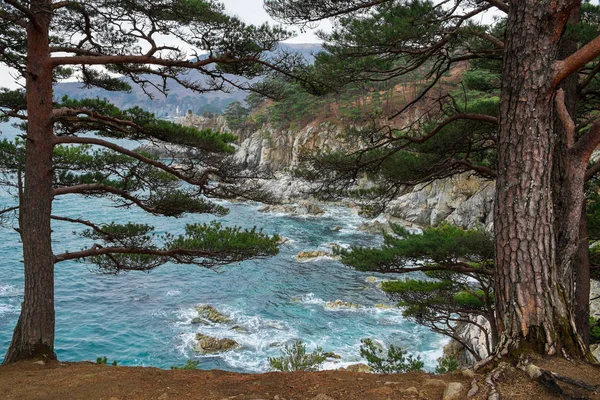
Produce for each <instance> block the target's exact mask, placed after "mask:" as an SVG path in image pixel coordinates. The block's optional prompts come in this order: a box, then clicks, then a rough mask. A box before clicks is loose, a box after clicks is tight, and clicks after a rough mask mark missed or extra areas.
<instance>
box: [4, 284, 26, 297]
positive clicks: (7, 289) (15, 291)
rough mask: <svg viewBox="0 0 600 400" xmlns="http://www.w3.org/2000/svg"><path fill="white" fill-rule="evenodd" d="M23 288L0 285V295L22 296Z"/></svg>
mask: <svg viewBox="0 0 600 400" xmlns="http://www.w3.org/2000/svg"><path fill="white" fill-rule="evenodd" d="M22 295H23V290H22V289H20V288H17V287H16V286H12V285H0V297H16V296H22Z"/></svg>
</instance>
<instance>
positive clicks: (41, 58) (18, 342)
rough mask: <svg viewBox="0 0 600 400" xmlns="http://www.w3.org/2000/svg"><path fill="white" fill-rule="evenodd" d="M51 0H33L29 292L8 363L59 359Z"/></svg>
mask: <svg viewBox="0 0 600 400" xmlns="http://www.w3.org/2000/svg"><path fill="white" fill-rule="evenodd" d="M50 6H51V2H50V1H48V0H44V1H40V0H37V1H32V2H31V11H32V12H33V13H34V15H35V16H36V20H35V21H31V22H30V23H29V25H28V27H27V81H26V84H27V114H28V118H29V119H28V126H27V140H26V160H25V187H24V193H23V199H22V202H21V213H20V214H21V216H22V218H21V221H20V228H21V238H22V240H23V260H24V269H25V298H24V301H23V304H22V305H21V315H20V316H19V320H18V322H17V326H16V328H15V331H14V335H13V339H12V342H11V344H10V347H9V348H8V352H7V354H6V357H5V358H4V363H5V364H6V363H10V362H15V361H19V360H27V359H55V358H56V355H55V354H54V318H55V312H54V255H53V253H52V245H51V241H50V234H51V230H50V214H51V208H52V196H53V192H52V190H53V189H52V148H53V140H52V139H53V131H52V65H51V63H50V49H49V37H48V32H49V22H50V16H51V12H50V9H51V8H50Z"/></svg>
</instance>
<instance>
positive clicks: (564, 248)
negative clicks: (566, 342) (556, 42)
mask: <svg viewBox="0 0 600 400" xmlns="http://www.w3.org/2000/svg"><path fill="white" fill-rule="evenodd" d="M578 22H579V7H576V8H575V9H574V10H573V11H572V13H571V15H570V18H569V23H571V24H573V25H575V24H577V23H578ZM577 50H578V44H577V39H576V38H575V37H574V36H573V35H570V36H568V35H565V36H564V37H563V38H562V39H561V42H560V46H559V50H558V59H560V60H563V59H565V58H567V57H568V56H570V55H572V54H573V53H575V52H576V51H577ZM577 84H578V77H577V74H572V75H571V76H569V77H567V78H566V79H565V80H564V81H563V82H562V83H561V85H560V87H561V89H562V90H563V91H564V100H565V101H564V103H565V109H566V111H567V112H568V114H569V116H570V117H571V118H573V117H574V116H575V115H576V113H577V103H578V100H579V99H578V97H579V95H578V93H577ZM554 124H555V127H554V132H555V137H556V143H555V152H554V165H553V179H552V180H553V183H554V188H553V201H554V202H553V204H554V213H555V221H556V223H555V232H556V235H557V239H556V243H557V249H556V254H557V260H560V261H559V262H560V263H561V266H560V269H561V270H562V271H563V274H564V275H565V276H568V277H569V279H571V277H572V279H573V280H574V285H570V284H568V283H566V286H567V287H573V289H574V291H575V293H574V298H575V304H574V310H573V314H574V315H575V326H576V328H577V332H579V334H580V335H581V338H582V340H583V342H584V344H585V346H586V347H588V346H589V319H588V316H589V295H590V272H589V268H590V264H589V254H588V253H589V245H588V241H587V237H588V234H587V218H586V212H585V193H584V184H585V182H584V181H583V180H584V177H583V176H582V173H583V172H584V170H585V167H586V165H584V164H587V160H582V161H584V162H580V160H579V159H578V157H575V158H573V155H572V154H571V152H570V151H569V149H570V148H571V147H572V146H573V142H574V140H575V139H576V138H575V137H574V135H573V136H572V137H570V135H572V134H571V133H569V132H568V131H567V129H565V127H564V126H563V124H562V122H561V120H560V118H555V121H554ZM572 164H575V165H572ZM573 168H579V169H580V170H579V171H578V172H576V173H575V176H576V177H577V179H573V172H572V170H573ZM578 210H582V211H578Z"/></svg>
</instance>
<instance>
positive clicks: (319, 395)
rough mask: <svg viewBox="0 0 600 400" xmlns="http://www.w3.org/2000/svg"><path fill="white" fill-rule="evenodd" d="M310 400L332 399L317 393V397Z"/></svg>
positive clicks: (332, 399)
mask: <svg viewBox="0 0 600 400" xmlns="http://www.w3.org/2000/svg"><path fill="white" fill-rule="evenodd" d="M312 400H334V398H333V397H329V396H327V395H326V394H323V393H319V394H318V395H316V396H315V397H313V398H312Z"/></svg>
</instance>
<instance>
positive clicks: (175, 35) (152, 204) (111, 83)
mask: <svg viewBox="0 0 600 400" xmlns="http://www.w3.org/2000/svg"><path fill="white" fill-rule="evenodd" d="M166 37H170V38H171V39H169V41H170V42H173V41H175V42H177V43H179V44H178V45H172V44H169V41H165V38H166ZM285 37H287V33H286V32H283V31H282V30H280V29H271V28H269V27H267V26H266V25H265V26H260V27H254V26H247V25H245V24H244V23H242V22H241V21H240V20H238V19H237V18H233V17H230V16H228V15H226V14H225V13H224V10H223V7H222V6H221V5H220V4H218V3H216V2H214V1H212V0H158V1H144V0H128V1H117V2H115V1H107V0H85V1H77V0H76V1H52V0H31V1H30V0H27V1H25V0H23V1H21V0H10V1H4V2H2V4H0V62H1V63H2V64H4V65H7V66H9V67H12V68H14V69H16V70H17V71H18V72H19V74H20V75H21V76H22V77H23V78H25V82H26V83H25V89H26V91H25V92H21V91H3V92H2V93H1V95H0V107H1V108H0V110H1V111H0V113H1V116H2V118H3V119H8V118H16V119H20V120H22V121H23V122H24V124H23V127H24V128H25V130H26V135H25V136H24V139H23V140H22V141H20V142H19V143H16V144H12V143H8V142H4V143H2V145H1V146H0V151H1V152H2V157H1V160H2V161H1V162H2V168H3V170H4V171H7V172H9V173H12V174H14V175H13V176H12V178H13V179H10V180H9V181H8V182H7V183H8V184H12V185H15V186H16V189H17V190H16V192H17V193H18V199H19V202H18V205H17V206H15V207H13V208H9V209H6V210H4V211H5V212H8V211H10V210H16V211H17V212H18V228H17V229H18V232H19V233H20V235H21V239H22V242H23V257H24V269H25V295H24V301H23V304H22V309H21V315H20V317H19V320H18V322H17V326H16V328H15V331H14V335H13V339H12V342H11V344H10V347H9V349H8V352H7V354H6V357H5V359H4V363H10V362H14V361H18V360H23V359H31V358H44V359H54V358H56V356H55V354H54V332H55V329H54V322H55V317H54V316H55V311H54V265H55V264H56V263H59V262H63V261H67V260H85V261H91V262H94V263H96V264H97V265H98V266H99V267H100V268H101V269H102V270H106V271H108V272H113V273H116V272H119V271H124V270H148V269H151V268H154V267H156V266H158V265H161V264H163V263H165V262H168V261H171V262H176V263H192V264H197V265H201V266H206V267H211V266H216V265H222V264H227V263H232V262H237V261H241V260H244V259H247V258H252V257H265V256H269V255H273V254H275V253H276V252H277V244H276V240H277V238H276V237H269V236H267V235H264V234H262V233H261V232H258V231H255V230H240V229H237V228H224V227H222V226H220V225H219V224H211V225H189V226H187V228H186V231H185V233H184V234H183V235H181V236H178V237H175V236H172V235H163V236H160V237H159V236H157V235H155V234H153V228H152V227H151V226H148V225H143V224H136V223H125V224H115V223H113V224H108V225H100V224H97V223H95V222H94V221H88V220H82V219H74V218H68V217H65V216H60V215H53V214H52V202H53V200H54V199H55V198H59V197H63V196H66V195H83V196H103V197H109V198H111V199H113V200H114V201H115V202H116V203H117V204H118V205H120V206H132V205H134V206H137V207H139V208H141V209H143V210H145V211H147V212H149V213H152V214H157V215H168V216H179V215H182V214H184V213H188V212H191V213H213V214H217V215H222V214H224V213H225V212H226V210H225V209H223V208H222V207H220V206H218V205H215V204H213V203H211V202H210V200H209V198H211V197H233V196H238V195H239V196H250V195H252V188H250V187H245V186H239V185H236V184H235V182H236V179H239V178H241V177H242V176H240V169H239V168H237V167H236V166H235V165H234V164H233V163H232V161H231V160H230V159H227V158H224V157H225V156H226V155H227V154H228V153H231V152H232V151H233V147H232V146H231V143H232V142H233V141H234V140H235V137H234V136H232V135H230V134H218V133H215V132H212V131H209V130H202V131H199V130H196V129H192V128H184V127H181V126H178V125H176V124H172V123H168V122H164V121H159V120H156V119H155V118H154V116H153V115H151V114H149V113H146V112H144V111H142V110H141V109H139V108H131V109H128V110H119V109H117V108H116V107H114V106H112V105H111V104H108V103H107V102H105V101H101V100H79V101H75V100H71V99H69V98H63V99H62V100H60V101H56V99H53V95H52V85H53V83H54V82H56V81H57V80H58V79H60V78H65V77H68V76H73V75H75V76H77V77H79V78H80V79H81V80H82V81H83V84H84V85H86V86H96V87H100V88H104V89H108V90H128V89H129V88H130V84H137V85H140V86H141V88H142V89H143V90H144V91H145V92H146V93H148V94H149V95H154V94H156V93H166V92H167V84H168V83H169V82H173V83H176V84H179V85H182V86H184V87H187V88H190V89H193V90H195V91H198V92H205V91H214V90H221V89H223V88H225V87H227V86H228V85H233V86H241V85H242V83H240V82H239V81H238V80H237V79H235V75H232V74H238V75H242V76H244V77H246V78H252V77H255V76H257V75H260V74H261V73H262V72H263V71H264V69H265V68H267V67H268V66H269V62H268V60H267V59H266V58H265V56H264V52H265V51H272V50H274V49H275V47H276V45H277V42H278V41H280V40H282V39H283V38H285ZM182 46H184V47H185V48H186V49H187V51H189V53H190V54H189V55H188V54H186V52H185V51H184V50H182ZM271 54H272V53H271ZM287 59H288V60H289V58H287ZM99 66H101V68H100V67H99ZM284 67H285V65H284V64H282V63H280V64H278V68H279V69H281V68H284ZM188 70H194V71H197V72H199V73H200V76H201V77H202V78H201V79H199V80H193V79H191V78H190V77H188V76H186V75H185V74H184V73H185V72H186V71H188ZM114 74H119V75H121V76H123V77H125V78H128V79H127V80H123V79H117V78H115V77H114V76H115V75H114ZM196 76H197V75H196ZM88 132H95V133H96V134H95V135H93V136H91V137H90V136H89V135H83V136H82V134H85V133H88ZM120 138H124V139H135V140H140V139H143V140H150V141H155V142H169V143H174V144H177V145H179V146H181V148H182V149H184V150H185V151H187V152H188V153H190V154H188V156H187V157H185V161H184V160H178V161H177V163H173V162H172V161H174V160H168V159H167V160H165V159H157V158H154V157H152V156H150V155H148V154H144V153H142V152H138V151H131V150H129V149H127V148H124V147H122V146H120V145H118V144H117V143H115V142H114V141H112V140H111V139H120ZM180 182H185V183H187V184H189V185H186V186H180V185H179V183H180ZM216 182H222V184H217V183H216ZM52 220H55V221H61V223H73V224H76V225H79V226H81V227H84V228H87V230H86V231H84V232H83V233H82V235H83V236H85V237H86V238H88V239H90V240H91V244H90V247H89V248H87V249H84V250H81V251H71V252H66V253H63V254H54V253H53V251H52V246H51V232H52V231H51V221H52ZM74 250H77V249H74Z"/></svg>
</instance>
